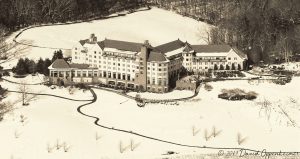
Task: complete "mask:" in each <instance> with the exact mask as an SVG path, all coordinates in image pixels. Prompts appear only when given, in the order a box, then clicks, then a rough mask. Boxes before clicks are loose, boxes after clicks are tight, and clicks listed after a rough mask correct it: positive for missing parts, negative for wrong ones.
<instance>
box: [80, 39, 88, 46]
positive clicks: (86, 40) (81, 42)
mask: <svg viewBox="0 0 300 159" xmlns="http://www.w3.org/2000/svg"><path fill="white" fill-rule="evenodd" d="M88 41H89V40H88V39H85V40H79V43H80V44H81V45H82V46H83V45H84V44H85V43H87V42H88Z"/></svg>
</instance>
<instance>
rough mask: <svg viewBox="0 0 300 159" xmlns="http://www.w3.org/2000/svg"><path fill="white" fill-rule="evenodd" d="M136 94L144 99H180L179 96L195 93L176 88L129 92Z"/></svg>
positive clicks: (188, 95) (184, 96)
mask: <svg viewBox="0 0 300 159" xmlns="http://www.w3.org/2000/svg"><path fill="white" fill-rule="evenodd" d="M136 94H139V95H140V96H141V98H144V99H179V98H186V97H190V96H192V95H194V92H193V91H188V90H182V91H180V90H174V91H172V92H168V93H150V92H143V93H137V92H129V93H128V95H130V96H132V97H135V96H136Z"/></svg>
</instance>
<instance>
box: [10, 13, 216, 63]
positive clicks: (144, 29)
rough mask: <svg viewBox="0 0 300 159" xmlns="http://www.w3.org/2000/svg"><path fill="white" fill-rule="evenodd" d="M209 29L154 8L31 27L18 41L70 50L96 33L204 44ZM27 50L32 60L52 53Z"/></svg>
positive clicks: (133, 39) (154, 41) (134, 39)
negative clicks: (119, 15) (110, 16)
mask: <svg viewBox="0 0 300 159" xmlns="http://www.w3.org/2000/svg"><path fill="white" fill-rule="evenodd" d="M210 27H211V26H210V25H208V24H206V23H203V22H198V21H196V20H194V19H191V18H188V17H183V16H181V15H178V14H175V13H173V12H170V11H166V10H163V9H159V8H153V9H151V10H148V11H140V12H135V13H132V14H129V15H126V16H121V17H116V18H110V19H105V20H95V21H91V22H85V23H79V24H70V25H57V26H44V27H37V28H32V29H29V30H26V31H24V32H23V33H22V34H21V35H20V36H19V37H18V38H17V41H25V42H26V41H27V43H30V44H32V45H37V46H42V47H52V48H64V49H71V48H72V47H73V46H74V45H75V44H76V42H78V41H79V40H81V39H87V38H88V37H89V36H90V34H91V33H95V34H96V36H97V37H98V40H103V39H104V38H108V39H115V40H124V41H131V42H139V43H143V42H144V41H145V40H149V42H150V43H151V45H153V46H157V45H161V44H163V43H166V42H170V41H173V40H176V39H178V38H179V39H180V40H182V41H188V42H190V43H191V44H206V43H207V42H206V41H205V38H206V37H207V31H209V28H210ZM13 35H15V34H13ZM10 39H12V38H10ZM28 50H29V51H27V52H26V53H25V54H24V55H25V56H26V57H28V58H34V59H38V58H40V57H43V58H47V57H48V58H50V57H52V55H53V52H54V50H53V49H46V48H36V47H29V48H28ZM65 54H66V55H69V54H70V51H65ZM14 63H16V61H15V60H14V61H12V62H11V63H7V64H6V65H4V67H5V68H9V67H12V65H13V64H14ZM9 64H10V65H9Z"/></svg>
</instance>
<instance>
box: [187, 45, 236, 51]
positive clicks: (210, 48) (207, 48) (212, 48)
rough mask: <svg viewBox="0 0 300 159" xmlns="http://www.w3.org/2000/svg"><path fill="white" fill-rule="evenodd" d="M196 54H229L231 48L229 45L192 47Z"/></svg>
mask: <svg viewBox="0 0 300 159" xmlns="http://www.w3.org/2000/svg"><path fill="white" fill-rule="evenodd" d="M191 47H192V48H193V50H195V52H209V53H211V52H213V53H218V52H229V51H230V50H231V47H230V46H229V45H191Z"/></svg>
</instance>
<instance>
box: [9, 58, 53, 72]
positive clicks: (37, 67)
mask: <svg viewBox="0 0 300 159" xmlns="http://www.w3.org/2000/svg"><path fill="white" fill-rule="evenodd" d="M50 65H51V60H50V59H48V58H47V59H45V60H43V59H42V58H40V59H39V60H38V62H37V63H36V62H35V61H34V60H29V59H28V58H25V59H23V58H20V59H19V61H18V63H17V66H16V67H14V68H13V69H12V71H13V72H14V73H15V74H17V75H26V74H34V73H40V74H44V75H49V69H48V67H49V66H50Z"/></svg>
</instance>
